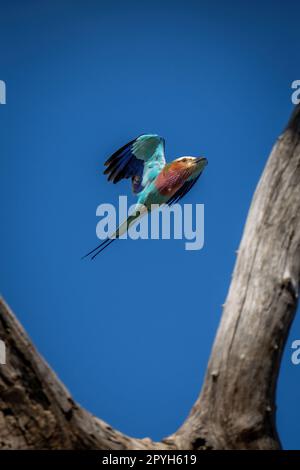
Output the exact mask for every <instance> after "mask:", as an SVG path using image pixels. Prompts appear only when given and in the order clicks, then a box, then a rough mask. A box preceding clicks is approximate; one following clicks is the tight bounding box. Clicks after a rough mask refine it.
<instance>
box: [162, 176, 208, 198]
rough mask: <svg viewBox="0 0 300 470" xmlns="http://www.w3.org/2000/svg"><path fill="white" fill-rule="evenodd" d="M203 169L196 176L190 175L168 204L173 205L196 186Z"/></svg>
mask: <svg viewBox="0 0 300 470" xmlns="http://www.w3.org/2000/svg"><path fill="white" fill-rule="evenodd" d="M201 174H202V171H201V172H200V173H198V174H197V175H196V176H195V177H190V178H189V179H188V180H187V181H186V182H185V183H184V184H183V185H182V186H181V188H179V189H178V191H176V193H175V194H173V196H172V197H171V198H170V199H169V200H168V201H167V204H168V205H169V206H171V205H172V204H176V203H177V202H178V201H179V200H180V199H181V198H183V196H185V195H186V194H187V193H188V192H189V191H190V190H191V189H192V187H193V186H194V184H195V183H196V181H197V180H198V179H199V178H200V176H201Z"/></svg>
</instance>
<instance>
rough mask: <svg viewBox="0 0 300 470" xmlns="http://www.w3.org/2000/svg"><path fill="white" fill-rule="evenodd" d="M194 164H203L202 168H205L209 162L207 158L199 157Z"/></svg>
mask: <svg viewBox="0 0 300 470" xmlns="http://www.w3.org/2000/svg"><path fill="white" fill-rule="evenodd" d="M194 163H195V164H196V165H198V164H200V163H201V164H202V166H203V167H204V166H206V165H207V164H208V160H207V158H205V157H197V158H196V159H195V161H194Z"/></svg>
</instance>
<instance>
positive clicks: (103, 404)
mask: <svg viewBox="0 0 300 470" xmlns="http://www.w3.org/2000/svg"><path fill="white" fill-rule="evenodd" d="M0 9H1V14H0V57H1V62H0V79H1V80H5V82H6V84H7V104H6V105H5V106H0V122H1V126H0V135H1V138H0V155H1V160H0V162H1V173H0V175H1V185H0V200H1V213H2V227H1V235H0V236H1V244H0V246H1V274H0V286H1V293H2V295H3V296H4V297H5V299H6V300H7V302H8V303H9V304H10V306H11V307H12V308H13V310H14V311H15V312H16V314H17V316H18V318H19V319H20V320H21V322H22V324H23V325H24V327H25V328H26V330H27V331H28V333H29V334H30V336H31V338H32V339H33V341H34V343H35V344H36V346H37V347H38V349H39V351H40V352H41V353H42V355H43V356H44V357H45V358H46V359H47V361H48V362H49V363H50V365H51V366H52V367H53V368H54V370H55V371H56V372H57V374H58V375H59V377H60V378H61V379H62V381H63V382H64V383H65V384H66V386H67V387H68V388H69V389H70V391H71V392H72V394H73V396H74V398H75V399H76V400H77V401H78V402H79V403H81V404H82V405H83V406H84V407H86V408H87V409H89V410H90V411H91V412H93V413H94V414H96V415H97V416H99V417H101V418H102V419H104V420H106V421H108V422H109V423H110V424H111V425H113V426H115V427H117V428H118V429H120V430H121V431H123V432H125V433H127V434H130V435H134V436H138V437H144V436H150V437H152V438H153V439H160V438H162V437H163V436H165V435H167V434H170V433H172V432H174V431H175V430H176V428H177V427H178V426H179V425H180V424H181V423H182V421H183V419H184V418H185V417H186V415H187V413H188V412H189V410H190V408H191V406H192V404H193V402H194V401H195V399H196V397H197V395H198V393H199V390H200V387H201V383H202V380H203V375H204V373H205V368H206V364H207V360H208V357H209V353H210V349H211V345H212V341H213V338H214V336H215V332H216V328H217V325H218V323H219V320H220V315H221V304H222V303H223V302H224V299H225V297H226V293H227V289H228V286H229V283H230V275H231V272H232V269H233V266H234V262H235V256H236V255H235V251H236V249H237V248H238V245H239V241H240V238H241V234H242V230H243V225H244V222H245V218H246V215H247V211H248V208H249V204H250V201H251V198H252V195H253V191H254V189H255V187H256V184H257V181H258V179H259V176H260V174H261V172H262V169H263V167H264V164H265V162H266V159H267V157H268V154H269V152H270V150H271V148H272V145H273V144H274V141H275V139H276V138H277V136H278V135H279V134H280V132H281V131H282V129H283V127H284V126H285V124H286V122H287V119H288V117H289V114H290V112H291V110H292V103H291V99H290V96H291V83H292V81H293V80H295V79H300V77H299V54H300V43H299V37H298V36H299V32H298V31H299V24H298V20H299V13H300V5H299V2H296V1H287V2H285V3H284V4H283V3H282V2H279V1H272V2H271V1H252V2H250V1H247V2H238V1H228V2H220V1H215V2H210V1H198V2H196V1H195V2H194V1H190V0H186V1H182V2H181V1H178V2H176V1H172V2H171V1H163V2H158V1H152V2H151V3H146V2H135V1H128V2H115V1H112V2H102V1H93V0H90V1H88V2H86V1H83V0H82V1H66V0H62V1H49V0H45V1H43V2H38V1H32V0H28V1H26V2H23V1H20V0H14V1H1V2H0ZM143 132H147V133H148V132H154V133H158V134H160V135H162V136H163V137H165V139H166V154H167V159H168V160H171V159H173V158H176V157H179V156H181V155H185V154H188V155H199V154H203V155H205V156H206V157H207V158H208V161H209V165H208V167H207V169H206V170H205V172H204V174H203V176H202V177H201V179H200V180H199V183H198V184H197V186H195V187H194V188H193V190H192V191H191V193H190V194H188V196H187V197H186V199H185V202H190V203H194V204H195V203H204V204H205V245H204V248H203V250H201V251H196V252H195V251H194V252H193V251H186V250H184V245H183V242H182V241H180V240H173V241H172V240H171V241H167V240H153V241H151V240H146V241H142V240H141V241H132V240H128V241H122V242H119V243H115V244H113V245H112V246H111V247H110V248H109V249H108V250H107V251H105V252H104V253H103V254H102V256H100V257H98V259H97V260H96V261H95V262H93V263H91V262H87V261H82V260H81V259H80V258H81V256H82V255H83V254H84V253H85V252H86V251H87V250H89V249H91V248H93V246H94V245H95V244H96V243H97V238H96V235H95V228H96V223H97V218H96V216H95V211H96V207H97V206H98V205H99V204H100V203H102V202H111V203H116V202H117V201H118V197H119V195H120V194H127V192H128V183H127V182H122V183H120V184H119V185H118V186H114V185H109V184H108V183H107V182H106V180H105V177H104V176H103V175H102V164H103V161H104V160H105V159H106V158H107V157H108V156H109V155H110V154H111V153H112V152H113V151H114V150H116V149H117V148H118V147H120V146H121V145H123V144H124V143H126V142H127V141H129V140H131V139H132V138H134V137H136V136H137V135H139V134H141V133H143ZM131 200H132V201H134V199H133V197H131ZM299 325H300V320H299V319H296V320H295V322H294V325H293V327H292V330H291V333H290V338H289V340H288V343H287V348H286V351H285V356H284V360H283V364H282V370H281V376H280V381H279V388H278V400H277V402H278V427H279V432H280V435H281V438H282V442H283V444H284V446H285V447H286V448H300V440H299V422H300V409H299V401H298V396H299V392H298V385H299V377H300V366H298V368H297V366H294V365H292V363H291V360H290V357H291V348H290V346H291V343H292V341H293V340H294V339H298V338H299Z"/></svg>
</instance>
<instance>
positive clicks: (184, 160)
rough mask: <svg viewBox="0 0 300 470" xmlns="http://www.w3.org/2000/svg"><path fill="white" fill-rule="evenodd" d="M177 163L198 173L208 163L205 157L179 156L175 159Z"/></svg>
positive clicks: (189, 170)
mask: <svg viewBox="0 0 300 470" xmlns="http://www.w3.org/2000/svg"><path fill="white" fill-rule="evenodd" d="M175 162H176V163H178V165H180V166H181V167H182V168H184V169H185V170H186V171H188V172H189V173H190V174H192V173H200V172H201V171H203V169H204V168H205V167H206V165H207V164H208V161H207V158H205V157H180V158H177V159H176V160H175Z"/></svg>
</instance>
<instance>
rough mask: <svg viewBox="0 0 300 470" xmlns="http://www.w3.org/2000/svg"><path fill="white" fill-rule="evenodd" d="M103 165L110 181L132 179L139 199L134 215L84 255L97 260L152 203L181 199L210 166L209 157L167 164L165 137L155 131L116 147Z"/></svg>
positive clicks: (186, 158)
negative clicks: (208, 165) (208, 163)
mask: <svg viewBox="0 0 300 470" xmlns="http://www.w3.org/2000/svg"><path fill="white" fill-rule="evenodd" d="M104 165H105V166H106V169H105V171H104V174H105V175H107V176H108V181H112V182H113V183H118V181H120V180H122V179H124V178H126V179H128V178H131V184H132V191H133V192H134V193H135V194H136V195H137V198H138V200H137V204H136V206H135V210H134V212H133V214H132V215H130V216H129V217H128V218H127V220H126V221H125V222H123V223H122V224H121V225H120V226H119V227H118V229H117V230H116V232H115V233H114V234H112V235H110V236H109V237H108V238H107V239H106V240H104V241H103V242H102V243H100V245H98V246H97V247H96V248H94V249H93V250H92V251H90V252H89V253H87V254H86V255H85V256H84V258H85V257H87V256H90V257H91V259H94V258H95V257H96V256H97V255H99V253H101V251H103V250H104V249H105V248H107V247H108V246H109V245H110V244H111V243H112V242H113V241H114V240H116V239H117V238H119V237H121V236H122V235H123V234H124V233H125V232H126V231H127V230H128V229H129V227H130V226H131V225H132V224H133V223H136V222H137V221H138V220H139V219H140V218H141V217H142V216H143V215H144V213H145V212H148V211H149V212H150V211H151V207H152V204H156V205H160V206H161V205H164V204H168V205H171V204H174V203H176V202H178V201H179V200H180V199H181V198H182V197H183V196H184V195H185V194H187V192H188V191H190V189H191V188H192V187H193V186H194V184H195V183H196V181H197V180H198V178H199V177H200V175H201V173H202V172H203V170H204V168H205V166H206V165H207V159H206V158H204V157H180V158H177V159H176V160H173V161H172V162H171V163H167V162H166V159H165V141H164V139H163V138H162V137H160V136H158V135H156V134H143V135H140V136H139V137H137V138H136V139H134V140H132V141H131V142H129V143H128V144H126V145H124V146H123V147H121V148H120V149H119V150H117V151H116V152H115V153H114V154H113V155H112V156H111V157H110V158H109V159H108V160H107V161H106V162H105V163H104Z"/></svg>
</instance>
